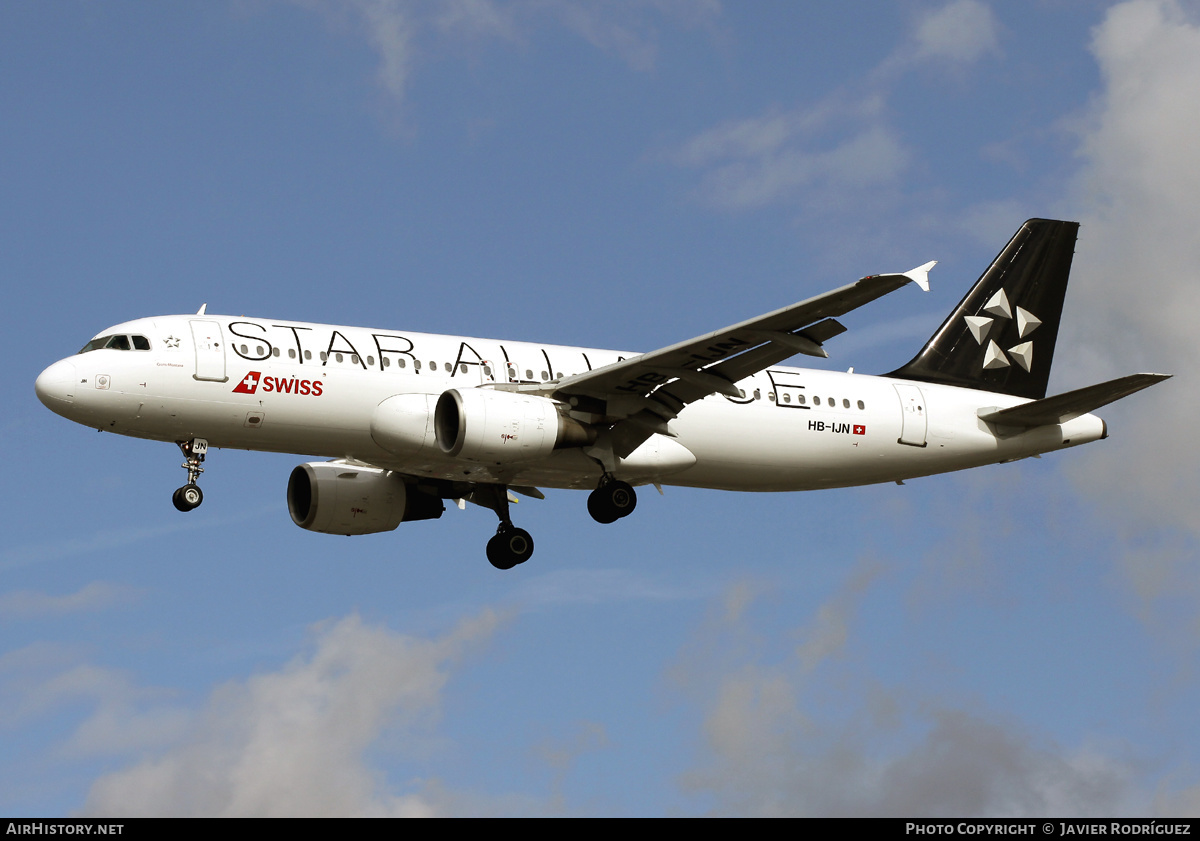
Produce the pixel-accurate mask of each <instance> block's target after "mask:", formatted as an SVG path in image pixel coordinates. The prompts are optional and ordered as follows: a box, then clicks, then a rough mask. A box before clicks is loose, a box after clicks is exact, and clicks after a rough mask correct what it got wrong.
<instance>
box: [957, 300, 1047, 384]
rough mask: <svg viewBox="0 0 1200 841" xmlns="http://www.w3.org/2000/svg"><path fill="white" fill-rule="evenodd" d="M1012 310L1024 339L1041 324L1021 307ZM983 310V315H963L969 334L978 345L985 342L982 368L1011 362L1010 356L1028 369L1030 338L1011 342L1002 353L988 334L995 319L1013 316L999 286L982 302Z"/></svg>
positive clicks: (990, 367) (1031, 358)
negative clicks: (988, 298) (985, 301)
mask: <svg viewBox="0 0 1200 841" xmlns="http://www.w3.org/2000/svg"><path fill="white" fill-rule="evenodd" d="M1016 310H1017V311H1016V316H1015V317H1016V322H1017V337H1018V338H1021V339H1024V338H1025V337H1026V336H1028V335H1029V334H1030V333H1032V332H1033V331H1034V330H1036V329H1038V327H1040V326H1041V324H1042V320H1041V319H1040V318H1038V317H1037V316H1035V315H1034V314H1033V313H1031V312H1030V311H1029V310H1026V309H1023V308H1022V307H1017V308H1016ZM983 312H984V313H986V314H987V315H968V316H965V318H966V322H967V329H968V330H970V331H971V336H972V337H974V339H975V341H976V342H977V343H978V344H980V345H983V344H984V342H987V349H986V350H985V351H984V354H983V370H985V371H994V370H996V369H998V368H1007V367H1009V366H1010V365H1011V364H1012V362H1010V361H1009V360H1010V359H1011V360H1013V361H1015V362H1016V363H1017V364H1018V365H1020V366H1021V367H1022V368H1023V369H1024V370H1025V371H1026V372H1027V373H1028V372H1029V370H1030V369H1031V368H1032V367H1033V342H1021V343H1020V344H1018V345H1013V346H1012V347H1010V348H1009V349H1008V354H1007V355H1005V352H1004V351H1003V350H1001V349H1000V346H999V345H998V344H996V341H995V340H994V339H989V338H988V336H989V334H990V333H991V332H992V327H993V326H995V324H996V321H997V319H1002V318H1003V319H1009V320H1011V319H1013V317H1014V315H1013V310H1012V308H1011V307H1010V306H1009V304H1008V296H1007V295H1005V294H1004V290H1003V289H998V290H997V291H996V294H995V295H993V296H992V297H991V299H990V300H989V301H988V302H987V304H986V305H985V306H984V308H983ZM988 316H990V317H988Z"/></svg>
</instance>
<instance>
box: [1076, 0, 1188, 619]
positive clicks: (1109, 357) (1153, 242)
mask: <svg viewBox="0 0 1200 841" xmlns="http://www.w3.org/2000/svg"><path fill="white" fill-rule="evenodd" d="M1198 23H1200V21H1198V20H1197V17H1196V15H1195V12H1194V10H1193V11H1190V12H1189V11H1185V7H1183V6H1181V5H1180V4H1178V3H1175V2H1170V0H1162V1H1161V2H1157V1H1156V0H1134V2H1126V3H1121V4H1119V5H1116V6H1114V7H1112V8H1111V9H1110V10H1109V11H1108V13H1107V15H1106V16H1105V18H1104V20H1103V22H1102V23H1101V24H1100V25H1099V26H1098V27H1097V28H1096V29H1095V30H1094V32H1093V41H1092V52H1093V54H1094V55H1095V57H1096V61H1097V62H1098V64H1099V67H1100V70H1101V72H1102V75H1103V88H1102V90H1101V92H1100V93H1099V95H1098V96H1097V97H1096V99H1095V101H1094V102H1093V105H1092V109H1091V112H1090V114H1089V115H1088V119H1087V120H1086V125H1085V127H1084V128H1083V129H1082V130H1081V135H1080V147H1079V148H1080V156H1081V159H1082V169H1081V174H1080V180H1079V191H1078V195H1077V198H1076V201H1077V203H1078V206H1079V207H1080V208H1082V212H1081V213H1080V216H1079V218H1080V220H1081V222H1082V227H1081V229H1080V237H1079V246H1078V248H1077V255H1076V261H1075V266H1074V270H1073V272H1072V277H1073V280H1072V288H1071V293H1070V296H1069V297H1070V301H1069V307H1068V309H1067V316H1068V319H1067V320H1066V321H1065V322H1064V331H1065V332H1066V333H1067V337H1066V340H1065V341H1063V342H1060V347H1062V348H1064V351H1060V356H1061V357H1062V359H1061V364H1060V366H1059V368H1060V372H1066V373H1067V374H1068V377H1069V381H1068V382H1066V383H1064V385H1067V386H1071V385H1081V384H1084V383H1086V382H1095V381H1097V380H1101V379H1105V378H1109V377H1114V376H1118V375H1120V374H1126V373H1131V372H1133V371H1146V370H1149V371H1162V372H1165V373H1174V374H1176V375H1177V376H1176V378H1175V379H1173V380H1170V381H1168V382H1166V383H1163V384H1161V385H1158V386H1155V387H1154V388H1153V389H1151V390H1149V391H1147V392H1144V393H1141V394H1137V395H1135V396H1133V397H1131V398H1129V399H1128V400H1125V401H1122V402H1121V403H1118V404H1115V405H1114V406H1112V407H1110V408H1108V409H1106V410H1105V418H1106V419H1107V420H1108V421H1109V424H1110V429H1111V430H1112V437H1111V438H1110V440H1109V441H1106V442H1104V443H1103V444H1099V445H1093V446H1094V448H1095V450H1094V451H1092V448H1089V452H1088V458H1087V459H1083V460H1079V461H1077V462H1073V463H1072V465H1071V468H1070V469H1071V470H1072V472H1073V474H1074V475H1075V476H1076V477H1077V478H1078V479H1079V483H1080V486H1081V487H1082V488H1085V489H1086V490H1087V491H1088V492H1089V493H1092V494H1095V495H1096V496H1098V497H1100V498H1101V499H1104V500H1109V501H1110V502H1111V515H1112V517H1113V522H1114V523H1116V524H1117V525H1118V526H1120V527H1122V528H1123V529H1124V530H1125V531H1126V532H1127V533H1129V534H1130V535H1131V536H1134V539H1133V540H1132V541H1131V545H1132V546H1134V547H1140V548H1133V549H1131V550H1130V551H1129V552H1128V557H1127V558H1126V568H1127V573H1128V578H1129V581H1130V583H1131V585H1132V588H1133V589H1134V590H1135V592H1136V593H1137V595H1138V597H1139V598H1140V599H1142V600H1143V602H1144V604H1145V605H1146V607H1145V611H1146V615H1155V616H1156V617H1157V620H1158V621H1163V620H1164V617H1165V616H1168V615H1171V613H1170V612H1168V613H1164V612H1163V611H1162V606H1163V605H1162V602H1161V599H1164V598H1168V599H1171V600H1172V601H1174V602H1175V603H1179V602H1180V601H1181V600H1182V601H1186V602H1187V603H1188V604H1189V605H1190V606H1189V607H1186V608H1184V613H1185V614H1187V615H1186V616H1184V617H1183V621H1184V622H1185V623H1186V624H1187V625H1188V626H1189V627H1188V628H1187V636H1188V637H1189V638H1190V639H1191V640H1192V641H1193V642H1195V641H1196V640H1200V633H1197V630H1200V629H1198V627H1197V624H1198V617H1200V560H1198V559H1197V557H1196V545H1195V538H1196V536H1197V535H1200V527H1198V524H1200V520H1197V518H1196V514H1195V509H1196V501H1197V500H1198V499H1200V471H1197V469H1196V465H1197V464H1200V439H1198V438H1197V437H1196V436H1195V435H1193V434H1191V430H1192V428H1193V427H1194V425H1195V418H1196V416H1197V413H1198V412H1200V390H1198V389H1197V388H1196V386H1195V376H1196V375H1195V370H1194V369H1195V361H1196V360H1197V359H1200V331H1198V330H1197V328H1196V317H1195V314H1196V312H1198V311H1200V271H1198V269H1197V267H1198V266H1200V237H1198V236H1197V235H1196V232H1197V231H1198V230H1200V156H1197V154H1196V149H1197V146H1198V145H1200V133H1198V131H1200V130H1198V126H1200V25H1198ZM1164 525H1166V526H1174V527H1177V528H1179V529H1180V530H1182V532H1183V533H1184V534H1190V535H1191V539H1190V540H1180V541H1173V540H1165V541H1164V540H1163V539H1161V538H1157V537H1156V538H1150V537H1149V535H1147V534H1146V530H1147V529H1158V528H1160V527H1161V526H1164ZM1150 605H1155V606H1154V607H1153V608H1152V607H1150ZM1178 618H1179V617H1178V616H1176V619H1178ZM1175 630H1176V631H1178V630H1179V629H1178V628H1176V629H1175ZM1173 636H1177V635H1173Z"/></svg>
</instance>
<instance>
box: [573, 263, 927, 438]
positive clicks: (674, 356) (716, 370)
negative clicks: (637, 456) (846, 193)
mask: <svg viewBox="0 0 1200 841" xmlns="http://www.w3.org/2000/svg"><path fill="white" fill-rule="evenodd" d="M935 263H936V261H933V262H929V263H926V264H925V265H923V266H919V267H917V268H915V269H913V270H912V271H909V272H905V273H903V274H884V275H871V276H869V277H864V278H862V279H861V280H859V281H857V282H855V283H851V284H849V285H848V286H843V287H842V288H840V289H835V290H833V291H832V292H826V293H825V294H823V295H818V296H816V297H815V298H809V299H808V300H807V301H801V302H800V303H798V304H792V305H791V306H787V307H783V308H782V309H778V310H775V311H774V312H769V313H767V314H766V315H760V316H758V317H757V318H751V319H749V320H747V321H743V322H741V323H739V324H734V325H733V326H731V327H726V328H725V329H723V330H717V331H716V332H713V333H707V334H705V335H703V336H697V337H696V338H694V339H689V340H688V341H685V342H679V343H678V344H674V345H671V346H670V347H665V348H662V349H660V350H655V351H651V352H650V353H644V354H641V355H639V356H634V357H630V358H629V359H624V360H622V361H620V362H615V363H613V364H611V365H606V366H604V367H603V368H597V369H595V370H593V371H588V372H586V373H582V374H576V375H574V376H571V377H567V378H565V379H564V380H562V381H561V382H560V383H558V384H557V386H556V387H555V389H554V396H555V397H557V398H559V399H563V400H568V401H570V402H572V404H573V405H576V406H580V407H581V408H583V409H584V410H586V407H587V405H588V404H590V405H591V406H593V407H596V408H600V406H601V404H599V403H598V401H603V403H602V406H603V408H600V412H601V413H602V414H604V416H605V417H606V418H607V419H608V420H609V421H610V422H611V421H614V420H615V421H621V420H631V421H632V422H633V423H634V424H635V425H637V426H640V427H642V428H644V429H645V430H648V431H650V432H662V433H664V434H668V435H669V434H670V433H669V432H668V431H667V429H666V422H667V421H668V420H670V419H672V418H674V417H676V416H678V414H679V412H680V411H682V410H683V408H684V407H685V406H687V405H688V404H689V403H694V402H695V401H697V400H700V399H702V398H704V397H707V396H708V395H710V394H725V395H728V396H730V397H742V396H744V395H742V394H741V392H740V391H739V390H738V388H737V387H736V386H735V385H734V384H735V383H737V382H738V381H740V380H743V379H745V378H746V377H749V376H751V375H753V374H756V373H758V372H759V371H762V370H764V369H766V368H769V367H770V366H772V365H777V364H778V363H780V362H782V361H783V360H785V359H787V358H789V357H791V356H795V355H796V354H797V353H804V354H809V355H811V356H828V354H827V353H826V352H825V350H824V348H823V347H822V344H823V343H824V342H825V341H826V340H828V339H830V338H832V337H833V336H836V335H838V334H840V333H843V332H845V330H846V328H845V327H843V326H842V325H841V324H840V323H838V321H837V320H836V319H835V318H834V316H838V315H843V314H845V313H847V312H850V311H851V310H853V309H857V308H858V307H861V306H863V305H864V304H867V303H869V302H871V301H873V300H875V299H876V298H879V297H882V296H883V295H886V294H888V293H889V292H893V291H895V290H897V289H899V288H900V287H901V286H904V285H905V284H906V283H908V282H909V281H912V282H914V283H916V284H917V285H919V286H920V287H921V288H922V289H925V290H928V289H929V280H928V274H929V270H930V269H931V268H933V266H934V264H935ZM571 398H574V400H571ZM621 449H624V447H622V448H621Z"/></svg>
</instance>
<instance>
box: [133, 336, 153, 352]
mask: <svg viewBox="0 0 1200 841" xmlns="http://www.w3.org/2000/svg"><path fill="white" fill-rule="evenodd" d="M133 349H134V350H150V340H149V339H147V338H146V337H145V336H134V337H133Z"/></svg>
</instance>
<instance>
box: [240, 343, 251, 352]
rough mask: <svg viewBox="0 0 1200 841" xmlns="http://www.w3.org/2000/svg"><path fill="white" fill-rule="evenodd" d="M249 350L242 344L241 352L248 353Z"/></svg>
mask: <svg viewBox="0 0 1200 841" xmlns="http://www.w3.org/2000/svg"><path fill="white" fill-rule="evenodd" d="M249 352H250V349H249V348H247V347H246V346H245V345H242V353H249Z"/></svg>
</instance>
